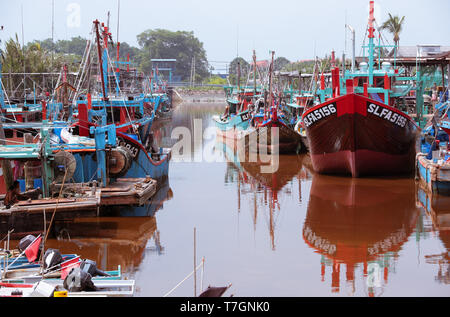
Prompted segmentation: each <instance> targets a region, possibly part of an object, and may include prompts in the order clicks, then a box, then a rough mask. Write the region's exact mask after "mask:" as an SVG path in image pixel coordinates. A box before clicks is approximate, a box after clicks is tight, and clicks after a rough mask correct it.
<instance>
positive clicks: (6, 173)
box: [0, 120, 14, 190]
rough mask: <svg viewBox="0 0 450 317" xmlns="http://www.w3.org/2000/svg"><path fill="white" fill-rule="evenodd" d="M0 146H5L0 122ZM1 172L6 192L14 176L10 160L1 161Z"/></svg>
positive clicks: (3, 132) (3, 131)
mask: <svg viewBox="0 0 450 317" xmlns="http://www.w3.org/2000/svg"><path fill="white" fill-rule="evenodd" d="M0 145H6V137H5V130H4V129H3V123H2V122H1V120H0ZM1 165H2V171H3V179H4V180H5V186H6V190H8V189H9V187H10V186H11V185H12V184H13V182H14V176H13V172H12V168H11V161H10V160H2V161H1Z"/></svg>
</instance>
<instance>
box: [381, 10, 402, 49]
mask: <svg viewBox="0 0 450 317" xmlns="http://www.w3.org/2000/svg"><path fill="white" fill-rule="evenodd" d="M404 22H405V17H404V16H403V17H401V18H400V17H399V16H398V15H395V16H392V15H391V14H390V13H389V18H388V19H387V20H386V21H384V23H383V24H382V25H381V30H388V32H389V33H391V34H392V35H393V37H394V43H395V45H397V46H398V44H399V42H400V32H401V31H402V28H403V24H404Z"/></svg>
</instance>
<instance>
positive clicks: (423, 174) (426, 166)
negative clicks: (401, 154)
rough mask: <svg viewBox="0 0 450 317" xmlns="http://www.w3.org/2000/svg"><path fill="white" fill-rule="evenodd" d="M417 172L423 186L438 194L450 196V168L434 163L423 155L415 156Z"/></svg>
mask: <svg viewBox="0 0 450 317" xmlns="http://www.w3.org/2000/svg"><path fill="white" fill-rule="evenodd" d="M416 164H417V174H418V176H419V181H420V182H421V183H422V184H423V185H424V187H425V188H426V189H427V190H428V191H430V192H432V193H434V194H438V195H443V196H450V168H449V167H446V166H439V165H437V164H434V163H433V162H432V161H431V160H428V159H426V158H425V156H424V155H418V156H417V163H416Z"/></svg>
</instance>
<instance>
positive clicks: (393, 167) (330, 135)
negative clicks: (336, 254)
mask: <svg viewBox="0 0 450 317" xmlns="http://www.w3.org/2000/svg"><path fill="white" fill-rule="evenodd" d="M370 5H371V6H370V18H369V32H368V33H369V36H368V37H369V46H368V48H369V56H368V61H369V63H368V64H367V63H364V62H363V63H360V69H359V70H357V71H355V70H354V69H352V71H351V72H349V71H347V72H344V74H343V77H342V78H340V75H339V68H333V69H332V78H331V79H332V89H331V90H330V89H328V90H327V89H325V84H324V79H323V76H322V79H321V89H320V90H319V93H318V94H319V96H320V99H321V103H320V104H319V105H316V106H314V107H312V108H310V109H308V110H306V111H305V112H304V114H303V116H302V119H303V123H304V125H305V128H306V134H307V137H308V141H309V146H310V149H309V150H310V153H311V160H312V163H313V167H314V170H315V171H316V172H318V173H337V174H351V175H352V176H353V177H359V176H362V175H390V174H399V173H407V172H411V171H412V170H413V168H414V161H415V140H416V135H417V131H418V127H417V125H416V123H415V122H414V121H413V120H412V118H411V117H410V116H408V115H407V114H406V113H404V112H402V111H401V110H399V109H397V108H396V107H395V105H396V104H398V102H397V101H398V99H400V98H402V97H403V96H405V95H406V94H408V93H409V91H410V90H411V89H412V85H409V86H408V85H404V84H402V83H401V82H400V81H403V82H405V81H407V80H414V79H415V78H413V77H405V76H404V75H402V71H401V70H400V71H399V69H393V68H392V67H391V65H390V63H383V64H382V65H380V63H378V64H379V65H377V67H376V69H374V66H375V65H374V48H375V46H374V37H375V36H374V31H375V29H374V28H373V21H374V18H373V1H371V2H370ZM398 77H402V78H398ZM395 79H398V80H399V83H398V85H396V86H395V87H394V81H395ZM327 93H328V96H327ZM327 97H328V98H327Z"/></svg>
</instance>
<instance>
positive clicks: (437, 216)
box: [417, 186, 450, 284]
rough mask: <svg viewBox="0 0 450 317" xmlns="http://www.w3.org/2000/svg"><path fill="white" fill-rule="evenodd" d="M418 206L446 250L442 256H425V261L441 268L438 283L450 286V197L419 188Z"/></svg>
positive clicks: (437, 277)
mask: <svg viewBox="0 0 450 317" xmlns="http://www.w3.org/2000/svg"><path fill="white" fill-rule="evenodd" d="M417 205H418V206H420V207H421V208H422V210H423V211H424V212H425V213H426V215H427V216H428V217H429V219H430V220H431V231H433V232H435V233H437V236H438V237H439V239H440V240H441V241H442V244H443V245H444V248H445V250H444V252H442V253H440V254H430V255H425V261H426V262H427V263H429V264H434V265H437V266H438V267H439V268H438V272H437V275H436V277H435V278H436V281H437V282H439V283H442V284H450V255H449V251H450V197H448V196H439V195H435V194H431V193H430V192H428V191H426V190H424V189H423V188H422V187H421V186H418V189H417Z"/></svg>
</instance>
